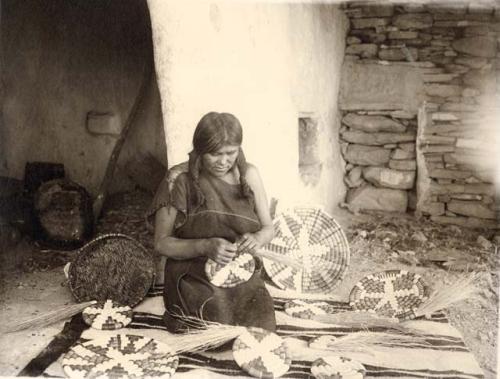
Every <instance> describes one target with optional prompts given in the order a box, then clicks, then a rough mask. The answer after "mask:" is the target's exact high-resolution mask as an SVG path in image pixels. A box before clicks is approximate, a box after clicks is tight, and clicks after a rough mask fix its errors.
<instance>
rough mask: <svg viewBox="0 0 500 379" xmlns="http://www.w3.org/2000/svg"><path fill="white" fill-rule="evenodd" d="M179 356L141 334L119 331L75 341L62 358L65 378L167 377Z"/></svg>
mask: <svg viewBox="0 0 500 379" xmlns="http://www.w3.org/2000/svg"><path fill="white" fill-rule="evenodd" d="M178 364H179V358H178V357H177V356H176V355H171V352H170V348H169V347H168V346H167V345H165V344H163V343H161V342H158V341H156V340H153V339H151V338H146V337H142V336H135V335H126V334H119V335H115V336H107V337H98V338H96V339H93V340H90V341H87V342H81V343H77V344H76V345H74V346H72V347H71V349H70V350H69V351H68V352H67V353H66V354H65V356H64V358H63V360H62V367H63V370H64V373H65V374H66V376H67V377H69V378H75V379H76V378H124V379H125V378H127V379H142V378H170V377H171V376H172V375H173V374H174V373H175V370H176V369H177V366H178Z"/></svg>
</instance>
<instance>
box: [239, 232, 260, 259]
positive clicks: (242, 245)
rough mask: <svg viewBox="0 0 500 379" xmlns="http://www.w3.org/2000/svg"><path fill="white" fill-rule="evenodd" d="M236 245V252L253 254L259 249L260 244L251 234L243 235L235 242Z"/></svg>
mask: <svg viewBox="0 0 500 379" xmlns="http://www.w3.org/2000/svg"><path fill="white" fill-rule="evenodd" d="M237 243H238V252H239V253H250V254H252V253H254V252H255V251H256V250H257V249H258V248H259V247H260V243H259V241H258V240H257V238H255V236H254V235H253V234H252V233H245V234H243V235H242V236H241V237H240V238H239V239H238V241H237Z"/></svg>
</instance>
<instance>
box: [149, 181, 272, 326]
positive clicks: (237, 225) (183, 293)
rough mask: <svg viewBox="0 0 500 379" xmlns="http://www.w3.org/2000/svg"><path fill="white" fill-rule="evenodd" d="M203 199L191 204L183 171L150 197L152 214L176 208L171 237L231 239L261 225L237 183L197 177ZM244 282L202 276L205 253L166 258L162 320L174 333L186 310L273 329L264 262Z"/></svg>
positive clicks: (189, 185)
mask: <svg viewBox="0 0 500 379" xmlns="http://www.w3.org/2000/svg"><path fill="white" fill-rule="evenodd" d="M199 184H200V188H201V190H202V192H203V194H204V196H205V203H204V204H202V205H201V206H199V207H198V208H197V209H195V208H194V207H193V203H194V200H193V199H194V196H193V195H194V189H193V184H192V183H191V179H190V178H189V176H188V175H187V174H186V173H182V174H180V175H179V176H178V177H177V178H176V180H175V183H174V186H173V188H172V190H171V192H170V193H169V192H168V183H166V180H165V181H164V183H162V185H160V187H159V189H158V192H157V194H156V196H155V199H154V201H153V206H152V210H153V212H155V211H156V210H158V209H159V208H161V207H162V206H168V205H171V206H173V207H174V208H176V209H177V211H178V213H177V217H176V220H175V226H174V236H175V237H177V238H186V239H189V238H193V239H194V238H211V237H219V238H225V239H227V240H229V241H231V242H234V241H236V239H237V238H238V237H239V236H240V235H242V234H244V233H253V232H256V231H258V230H260V229H261V224H260V221H259V218H258V216H257V214H256V212H255V207H254V206H253V205H252V203H251V202H250V201H249V200H248V199H246V198H243V197H242V196H241V194H240V189H239V185H233V184H229V183H227V182H225V181H223V180H221V179H219V178H216V177H213V176H210V175H203V174H202V175H200V178H199ZM255 260H256V270H255V272H254V274H253V275H252V277H251V278H250V279H249V280H248V281H247V282H245V283H242V284H239V285H237V286H235V287H232V288H220V287H216V286H214V285H213V284H211V283H210V282H209V281H208V279H207V276H206V274H205V262H206V261H207V258H206V257H198V258H193V259H186V260H175V259H170V258H169V259H167V263H166V265H165V287H164V288H165V289H164V301H165V308H166V312H165V314H164V320H165V323H166V325H167V328H168V329H169V330H170V331H172V332H177V331H179V329H180V328H181V327H183V326H184V325H183V324H182V323H180V322H179V320H178V319H177V318H176V317H175V315H179V314H186V315H191V316H196V317H200V318H203V319H205V320H210V321H217V322H220V323H224V324H230V325H242V326H257V327H261V328H264V329H267V330H269V331H274V330H275V329H276V320H275V315H274V307H273V300H272V298H271V296H270V295H269V293H268V291H267V289H266V288H265V286H264V281H263V279H262V276H261V274H262V263H261V262H260V260H259V259H255Z"/></svg>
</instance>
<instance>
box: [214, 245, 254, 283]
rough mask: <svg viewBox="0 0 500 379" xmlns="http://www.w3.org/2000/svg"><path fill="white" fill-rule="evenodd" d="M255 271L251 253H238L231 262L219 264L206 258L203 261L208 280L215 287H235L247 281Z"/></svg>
mask: <svg viewBox="0 0 500 379" xmlns="http://www.w3.org/2000/svg"><path fill="white" fill-rule="evenodd" d="M254 271H255V260H254V258H253V256H252V255H251V254H248V253H243V254H238V255H237V256H236V257H235V258H234V259H233V260H232V261H231V262H229V263H228V264H226V265H221V264H219V263H216V262H215V261H213V260H211V259H208V260H207V262H206V263H205V274H206V275H207V278H208V280H209V281H210V283H212V284H213V285H214V286H217V287H223V288H227V287H235V286H237V285H238V284H241V283H245V282H246V281H248V280H249V279H250V278H251V277H252V275H253V273H254Z"/></svg>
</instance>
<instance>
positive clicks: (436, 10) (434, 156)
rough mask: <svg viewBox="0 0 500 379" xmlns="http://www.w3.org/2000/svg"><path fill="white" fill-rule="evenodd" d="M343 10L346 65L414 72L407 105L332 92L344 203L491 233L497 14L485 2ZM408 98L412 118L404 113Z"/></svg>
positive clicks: (499, 102) (499, 99)
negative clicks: (337, 108) (339, 114)
mask: <svg viewBox="0 0 500 379" xmlns="http://www.w3.org/2000/svg"><path fill="white" fill-rule="evenodd" d="M344 11H345V13H346V14H347V15H348V17H349V19H350V31H349V33H348V36H347V39H346V45H347V47H346V57H345V58H346V62H347V63H346V64H347V65H350V66H353V65H354V66H356V67H363V66H364V67H376V66H383V67H385V68H389V69H392V70H394V75H396V70H401V69H403V70H405V71H412V72H414V71H415V69H416V70H417V71H418V75H419V77H420V79H419V80H420V81H421V87H419V88H417V87H415V88H417V89H413V93H414V98H413V99H401V100H400V101H395V100H394V99H391V101H390V102H386V103H385V104H383V101H381V100H380V99H376V100H375V99H373V100H372V101H371V102H369V101H364V103H363V102H362V103H359V101H353V96H351V95H349V96H342V94H341V96H340V99H341V100H340V102H341V108H342V109H343V110H344V116H343V119H342V124H343V126H342V129H341V132H340V134H341V139H342V141H343V144H344V148H343V153H344V154H343V156H344V159H345V160H346V175H345V182H346V184H347V185H348V186H349V187H350V190H349V192H348V195H347V200H346V201H347V203H348V204H350V205H351V206H353V207H356V208H361V209H377V210H388V211H406V210H407V209H408V208H409V209H415V208H416V209H417V211H418V213H419V214H422V215H428V216H431V218H432V219H433V220H435V221H438V222H444V223H452V224H457V225H465V226H495V225H496V222H495V216H496V214H495V188H494V181H495V176H494V171H495V167H496V165H497V164H496V159H497V158H498V157H497V156H496V154H497V152H498V140H497V141H496V142H495V137H496V135H497V134H498V132H495V130H494V129H495V128H497V130H498V127H497V126H496V125H500V124H499V122H498V120H499V116H498V115H499V109H498V107H499V106H500V96H499V93H500V90H499V84H498V80H497V77H498V75H499V70H500V55H499V53H498V44H499V41H500V40H499V35H500V8H498V7H495V6H494V3H493V2H491V3H486V2H481V3H472V2H470V3H448V4H446V3H443V4H436V3H428V4H426V3H418V4H410V3H407V4H399V5H398V4H395V3H383V4H382V3H379V4H378V5H377V4H374V3H371V4H366V3H365V4H362V3H348V4H346V5H345V7H344ZM366 71H367V72H372V73H374V72H375V71H374V70H372V69H367V70H366ZM349 72H352V69H351V71H349ZM399 77H400V78H401V79H402V80H405V78H404V77H402V76H401V74H399ZM347 80H348V81H351V82H352V75H351V76H350V77H349V79H347ZM385 82H386V83H387V86H388V87H392V86H394V85H395V84H394V83H390V82H389V81H387V80H386V81H385ZM358 84H359V83H358ZM403 85H404V84H403ZM382 87H383V85H382ZM368 91H369V90H368ZM377 91H379V92H380V93H381V95H382V96H384V93H385V92H387V91H386V90H384V89H383V88H380V89H377ZM344 92H346V93H347V92H348V91H344ZM401 96H402V97H406V96H407V95H406V94H404V93H403V94H402V95H401ZM358 97H359V96H358ZM342 99H347V100H348V101H347V100H346V101H345V102H344V103H342ZM412 100H413V104H414V103H415V102H418V103H419V104H420V107H419V108H421V109H420V111H419V112H416V110H415V107H414V105H412V106H408V105H409V104H410V103H412ZM417 113H418V114H417ZM417 135H418V137H417ZM417 177H418V179H417ZM407 207H408V208H407Z"/></svg>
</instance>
